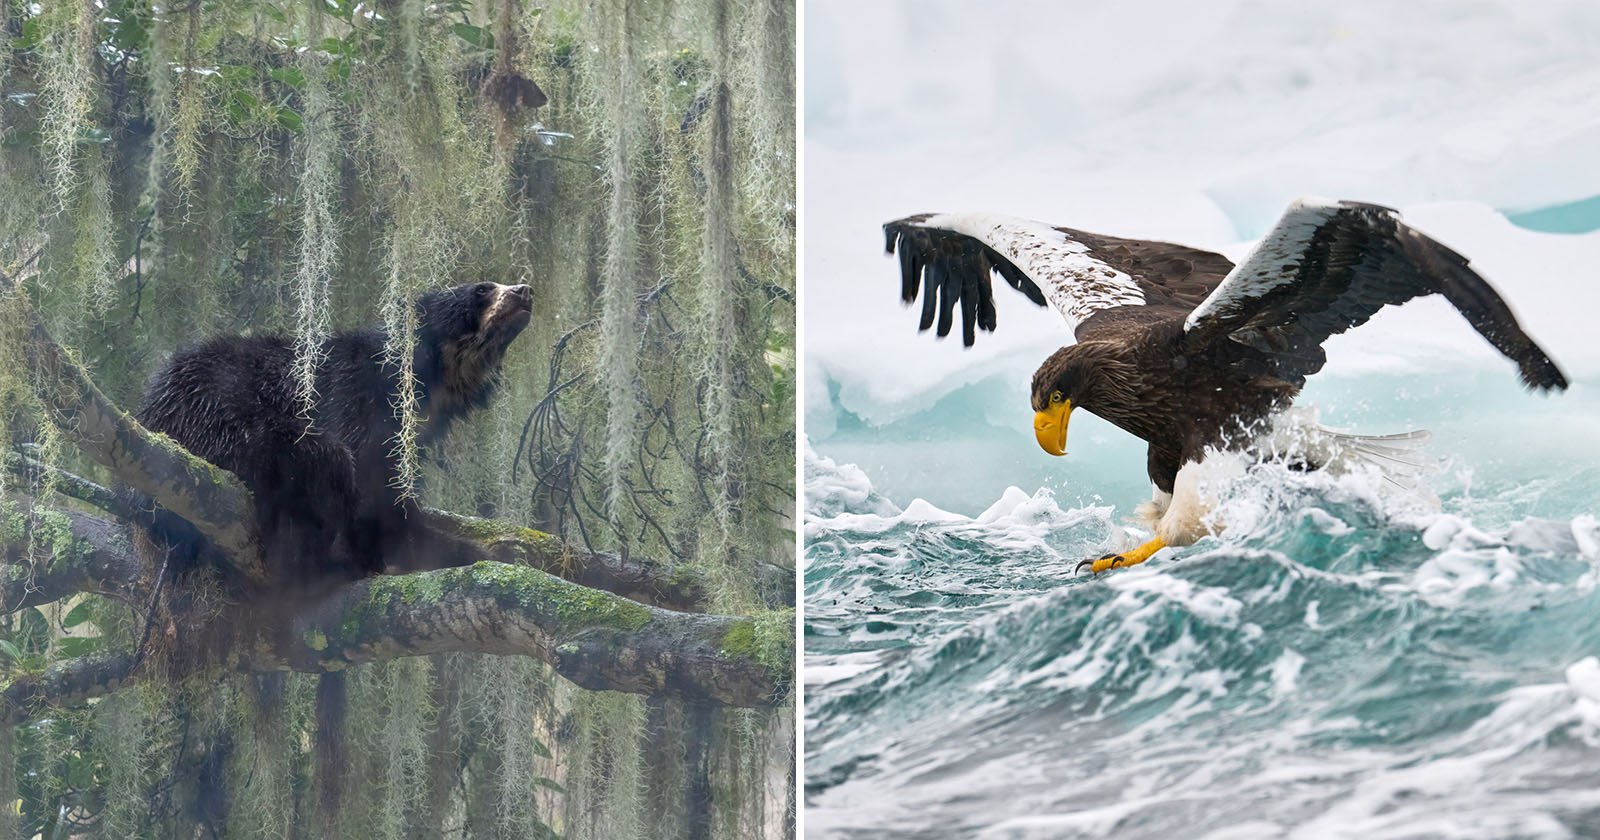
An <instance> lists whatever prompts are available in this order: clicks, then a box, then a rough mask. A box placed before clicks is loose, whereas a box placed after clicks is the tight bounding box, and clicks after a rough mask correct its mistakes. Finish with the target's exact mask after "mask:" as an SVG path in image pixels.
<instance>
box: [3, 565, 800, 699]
mask: <svg viewBox="0 0 1600 840" xmlns="http://www.w3.org/2000/svg"><path fill="white" fill-rule="evenodd" d="M793 617H794V613H793V611H790V610H783V611H778V612H774V613H771V614H768V615H765V616H758V617H753V618H746V617H735V616H722V615H702V614H697V613H681V612H673V611H671V610H664V609H660V608H658V607H647V606H644V605H643V604H639V603H636V602H634V601H630V600H628V599H626V598H622V597H620V596H617V595H611V594H609V593H605V592H599V591H597V590H594V589H590V588H588V587H585V586H579V585H577V584H574V583H570V582H567V581H564V580H561V579H560V578H557V577H555V576H553V575H549V574H546V573H544V572H541V571H539V570H538V569H532V568H529V567H526V566H510V565H506V564H504V563H492V562H482V563H477V564H475V565H473V566H468V567H462V568H454V569H439V570H437V571H432V572H416V573H413V574H410V575H401V576H379V577H375V578H368V579H366V580H363V581H360V582H358V583H355V584H352V585H350V586H347V587H344V588H343V589H341V590H339V591H338V592H336V593H334V594H333V595H332V596H330V597H328V598H326V599H324V600H323V601H322V602H320V603H318V604H316V605H314V606H312V607H310V608H308V609H306V610H304V611H302V612H301V613H300V614H298V615H296V616H294V617H292V618H290V619H289V620H288V624H287V626H278V627H276V628H265V627H257V628H254V629H252V628H249V627H248V626H236V627H233V628H232V630H233V632H235V633H239V634H242V635H250V636H251V638H252V639H253V641H241V642H240V646H239V649H238V650H237V654H238V658H237V661H236V663H235V666H236V667H237V669H238V670H241V671H246V672H260V671H282V670H295V671H301V672H307V673H322V672H327V671H336V670H342V669H344V668H347V667H349V666H351V665H355V664H360V663H365V662H375V661H382V660H389V659H399V658H402V657H407V656H426V655H430V654H435V653H489V654H500V655H508V656H532V657H534V658H536V659H539V660H542V661H544V662H546V663H549V664H550V665H551V666H552V667H553V668H555V670H556V672H557V673H559V674H561V675H562V676H564V677H566V678H567V679H569V680H571V681H573V682H574V683H576V684H578V685H580V686H583V687H584V688H588V689H592V690H597V691H622V692H627V693H630V694H645V695H653V696H663V697H673V698H678V699H683V700H690V701H694V702H700V703H711V704H716V705H724V706H735V707H771V706H776V705H780V704H782V703H783V702H784V700H785V698H786V697H787V696H788V693H789V687H790V682H791V679H792V671H793V663H792V658H791V653H790V651H792V649H793V638H792V627H793V624H792V622H793ZM236 620H237V617H236ZM236 638H239V637H236ZM142 677H143V673H142V671H141V670H139V669H138V667H137V661H136V658H135V657H134V655H133V654H132V653H130V652H124V653H117V654H111V655H106V656H93V657H84V658H82V659H75V660H69V661H67V662H62V663H58V664H56V665H54V666H51V667H50V668H48V669H47V670H45V671H44V672H43V673H41V674H38V675H25V676H21V677H17V678H15V679H13V680H12V681H11V682H9V683H7V684H5V685H4V686H3V687H0V724H4V725H12V724H15V723H18V722H19V721H22V720H25V719H27V718H29V717H30V716H33V715H36V714H38V713H39V712H40V711H41V710H42V709H45V708H48V707H50V706H62V705H68V704H72V703H79V702H82V701H84V700H88V699H90V698H93V697H98V696H101V695H104V694H109V693H111V692H113V691H116V690H118V689H120V688H122V687H124V686H126V685H128V684H130V683H131V682H133V681H135V680H137V679H140V678H142Z"/></svg>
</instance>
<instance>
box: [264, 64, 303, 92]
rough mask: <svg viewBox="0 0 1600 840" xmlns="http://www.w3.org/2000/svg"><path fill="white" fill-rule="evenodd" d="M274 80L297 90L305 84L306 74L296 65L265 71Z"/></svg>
mask: <svg viewBox="0 0 1600 840" xmlns="http://www.w3.org/2000/svg"><path fill="white" fill-rule="evenodd" d="M267 75H268V76H271V77H272V78H273V80H274V81H277V82H280V83H282V84H286V85H288V86H289V87H292V88H294V89H295V90H299V89H301V88H303V87H305V86H306V74H305V72H304V71H302V70H301V69H300V68H298V67H277V68H274V69H272V70H269V71H267Z"/></svg>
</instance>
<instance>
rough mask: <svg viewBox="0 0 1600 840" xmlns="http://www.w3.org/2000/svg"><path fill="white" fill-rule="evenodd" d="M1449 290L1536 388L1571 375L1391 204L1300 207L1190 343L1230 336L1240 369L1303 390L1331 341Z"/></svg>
mask: <svg viewBox="0 0 1600 840" xmlns="http://www.w3.org/2000/svg"><path fill="white" fill-rule="evenodd" d="M1430 294H1442V295H1444V296H1445V298H1446V299H1447V300H1449V301H1450V302H1451V303H1452V304H1453V305H1454V306H1455V307H1456V308H1457V309H1458V310H1460V311H1461V313H1462V315H1463V316H1465V317H1466V319H1467V321H1468V322H1469V323H1471V324H1472V326H1473V327H1474V328H1475V329H1476V330H1477V331H1478V332H1479V333H1480V334H1482V335H1483V336H1484V337H1485V338H1487V339H1488V340H1489V342H1490V343H1491V344H1493V345H1494V346H1495V348H1496V349H1498V350H1500V352H1502V353H1504V354H1505V355H1506V356H1507V357H1509V358H1511V359H1512V360H1513V361H1515V362H1516V363H1517V365H1518V367H1519V368H1520V370H1521V375H1522V381H1523V383H1524V384H1525V385H1527V386H1528V387H1530V388H1537V389H1541V390H1549V389H1552V388H1555V389H1560V388H1565V387H1566V386H1567V380H1566V377H1565V376H1563V375H1562V374H1561V371H1560V370H1559V369H1557V368H1556V366H1555V363H1554V362H1552V361H1551V360H1550V358H1549V356H1547V355H1546V354H1545V352H1544V351H1543V350H1542V349H1540V348H1539V346H1538V345H1537V344H1535V343H1534V341H1533V339H1531V338H1529V337H1528V335H1527V334H1526V333H1525V332H1523V331H1522V328H1521V326H1520V325H1518V323H1517V320H1516V317H1515V316H1514V315H1512V313H1511V310H1510V308H1509V307H1507V306H1506V303H1505V301H1504V300H1501V298H1500V296H1499V295H1498V294H1497V293H1496V292H1495V290H1494V288H1493V287H1491V286H1490V285H1489V283H1488V282H1487V281H1486V280H1484V279H1483V277H1482V276H1480V275H1479V274H1478V273H1477V272H1476V271H1474V270H1472V268H1471V267H1470V265H1469V264H1468V261H1467V259H1466V258H1465V257H1463V256H1461V255H1460V254H1457V253H1456V252H1454V251H1452V250H1450V249H1449V248H1446V247H1445V246H1443V245H1441V244H1439V243H1438V242H1435V241H1434V240H1432V239H1430V238H1428V237H1427V236H1425V235H1423V234H1422V233H1420V232H1418V231H1416V230H1414V229H1412V228H1410V227H1408V226H1406V225H1405V224H1404V223H1402V222H1401V221H1400V218H1399V214H1397V213H1396V212H1394V211H1393V210H1390V209H1388V208H1386V207H1379V206H1377V205H1373V204H1359V203H1356V202H1337V203H1331V204H1330V203H1315V202H1297V203H1296V204H1295V205H1294V206H1292V207H1291V208H1290V209H1289V211H1288V212H1287V213H1285V214H1284V217H1283V218H1282V219H1280V220H1279V222H1278V224H1277V225H1276V226H1275V227H1274V229H1273V230H1272V231H1270V232H1269V233H1268V234H1267V236H1266V237H1264V238H1263V240H1262V242H1261V243H1260V244H1259V245H1258V246H1257V249H1256V251H1254V252H1252V253H1251V255H1250V257H1249V258H1248V259H1246V260H1245V261H1244V262H1243V263H1241V264H1240V265H1239V267H1238V269H1237V270H1235V271H1234V272H1233V274H1231V275H1230V276H1229V277H1228V278H1227V280H1226V281H1225V282H1224V283H1223V284H1222V285H1221V286H1219V287H1218V288H1217V290H1216V291H1215V292H1214V293H1213V294H1212V295H1211V296H1210V297H1208V299H1207V300H1206V301H1204V302H1203V303H1202V304H1201V305H1200V306H1198V307H1197V308H1196V309H1195V311H1194V312H1192V313H1191V314H1190V316H1189V319H1188V323H1187V331H1188V335H1187V338H1186V340H1187V341H1188V342H1189V343H1190V346H1193V347H1197V348H1198V347H1202V346H1206V345H1209V344H1212V343H1214V342H1216V341H1219V340H1227V341H1229V342H1231V343H1232V344H1233V345H1236V346H1237V348H1249V350H1252V351H1255V352H1247V351H1245V350H1243V349H1239V352H1237V353H1236V354H1235V355H1236V356H1237V357H1238V358H1239V359H1240V360H1241V363H1248V364H1253V365H1254V364H1262V363H1264V364H1265V365H1266V367H1267V368H1269V369H1270V370H1269V371H1263V372H1271V373H1273V374H1274V375H1276V376H1279V377H1281V378H1283V379H1285V380H1287V381H1290V382H1293V383H1295V384H1297V385H1298V384H1302V383H1303V382H1304V381H1305V377H1307V376H1309V375H1311V374H1313V373H1315V372H1317V371H1318V370H1320V369H1321V368H1322V365H1323V363H1324V362H1325V361H1326V358H1327V357H1326V355H1325V354H1324V352H1323V350H1322V343H1323V342H1324V341H1326V340H1327V339H1328V338H1329V337H1331V336H1333V335H1337V334H1339V333H1342V332H1344V331H1345V330H1348V329H1350V328H1352V327H1356V326H1360V325H1361V324H1364V323H1366V321H1367V320H1368V319H1370V318H1371V317H1372V316H1373V315H1374V314H1376V313H1377V311H1378V310H1379V309H1382V308H1383V307H1384V306H1387V305H1391V304H1400V303H1404V302H1405V301H1408V300H1410V299H1412V298H1415V297H1421V296H1424V295H1430Z"/></svg>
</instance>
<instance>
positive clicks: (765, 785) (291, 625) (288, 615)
mask: <svg viewBox="0 0 1600 840" xmlns="http://www.w3.org/2000/svg"><path fill="white" fill-rule="evenodd" d="M0 30H3V33H4V34H3V44H0V92H3V97H0V452H3V454H4V469H3V471H0V563H3V565H0V572H3V574H0V595H3V597H4V616H3V618H0V837H25V838H31V837H44V838H60V837H105V838H124V837H159V838H173V837H181V838H195V837H241V838H242V837H272V838H310V837H333V836H340V837H371V838H400V837H406V838H410V837H463V838H486V837H494V838H501V837H505V838H512V837H536V838H546V837H566V838H608V839H609V838H634V837H640V838H642V837H650V838H656V837H663V838H673V837H707V838H711V837H716V838H724V837H786V836H792V835H793V831H794V829H793V819H794V814H793V809H794V802H793V795H792V791H793V789H794V775H793V754H792V753H793V747H792V745H793V742H794V726H795V721H794V717H793V713H792V710H791V706H792V700H791V697H790V691H791V683H792V669H793V664H792V663H793V629H792V628H793V622H794V611H793V608H792V604H793V600H794V551H793V546H794V527H795V524H794V521H793V518H792V517H793V504H794V491H795V488H794V451H795V437H794V428H793V417H794V370H795V350H794V317H795V310H794V288H795V285H794V280H795V278H794V256H795V255H794V236H793V231H794V198H795V194H794V163H795V162H794V37H795V21H794V6H793V4H792V3H790V2H785V0H757V2H751V3H735V2H730V0H593V2H590V0H362V2H354V1H353V0H172V2H166V0H43V2H25V1H24V0H0ZM480 281H493V282H495V283H501V284H507V285H510V284H526V285H527V286H529V287H530V288H531V291H532V318H531V322H530V323H529V325H528V326H527V328H526V329H525V330H524V331H523V332H522V334H521V335H520V337H518V338H517V339H516V341H515V342H514V343H513V344H511V345H510V349H509V351H508V353H507V355H506V358H505V362H504V367H503V371H502V377H501V380H500V384H499V388H498V390H497V392H496V394H495V396H494V398H493V399H492V401H490V402H489V403H488V404H487V406H486V407H484V408H482V409H481V410H479V411H477V412H476V413H475V414H473V415H472V416H471V417H470V419H468V420H465V421H462V422H460V423H457V424H456V425H455V426H454V427H453V430H452V431H451V432H450V433H449V435H448V436H446V437H444V438H443V439H442V440H440V441H437V442H434V443H431V444H429V445H427V446H423V445H419V429H421V428H422V427H423V424H425V423H426V420H427V417H426V412H425V411H423V410H420V409H419V404H418V402H417V397H416V391H415V389H412V388H401V389H398V390H397V391H396V393H395V394H394V395H393V400H392V402H391V403H390V407H391V408H392V410H393V417H394V418H395V419H396V422H397V423H398V425H397V428H399V429H400V432H399V433H398V434H396V435H394V436H393V441H392V444H393V448H392V450H391V457H392V458H394V459H397V460H396V461H395V463H397V464H398V472H397V478H396V479H395V480H394V481H393V482H391V484H392V485H393V486H394V487H395V490H396V492H397V493H398V494H400V495H402V496H404V497H405V498H407V499H412V498H414V499H416V500H417V502H418V503H419V504H420V505H421V506H422V507H421V508H420V510H421V511H422V513H421V514H419V516H420V518H422V519H423V520H425V523H424V524H425V525H426V527H428V528H430V529H433V530H434V531H435V532H438V533H447V534H449V535H451V537H452V539H455V540H458V541H461V542H462V543H464V544H470V545H472V546H475V547H476V549H477V550H479V551H481V554H479V555H477V556H479V557H488V558H491V559H488V560H480V561H479V562H473V563H470V564H467V565H460V564H458V563H457V562H453V560H452V558H449V557H439V558H437V563H436V564H434V566H424V567H423V568H422V569H421V570H419V571H414V572H410V573H407V574H385V575H378V576H375V577H367V578H365V579H361V580H357V581H355V582H353V583H351V582H341V583H339V584H337V585H336V586H334V587H332V588H331V589H330V590H328V591H325V592H323V593H321V594H319V595H318V596H317V597H315V598H310V597H307V598H302V599H299V600H297V601H293V602H291V603H287V604H284V603H279V604H277V605H276V606H275V607H273V608H266V607H263V606H262V605H261V604H260V603H257V602H256V601H254V600H253V599H252V593H254V592H257V591H260V590H262V589H264V588H266V587H268V585H269V583H268V582H270V581H271V578H272V573H273V570H272V568H270V564H269V563H266V562H265V561H264V559H263V552H262V549H261V540H260V535H259V534H258V533H256V531H257V528H256V526H255V525H254V524H253V523H254V522H255V520H254V519H253V518H252V513H251V512H252V510H253V508H252V500H251V495H250V493H249V491H248V490H247V489H246V488H245V486H244V484H242V483H241V482H240V480H239V479H238V478H237V477H235V476H234V475H233V474H231V473H229V472H226V471H224V470H221V469H218V468H216V467H215V466H213V465H211V464H208V463H207V462H205V461H202V460H200V459H198V458H196V457H195V456H193V455H192V454H190V453H189V452H188V451H186V450H185V449H183V448H182V447H180V446H177V445H175V444H174V443H173V441H172V440H171V439H170V438H167V437H165V436H162V435H158V434H155V433H152V432H150V431H148V430H147V429H145V428H144V427H142V426H141V425H140V424H139V423H138V422H137V421H136V420H135V419H134V414H133V412H134V411H135V409H136V407H137V406H138V405H139V403H140V399H141V395H142V394H143V392H144V390H145V387H146V383H147V382H148V381H149V380H150V378H151V376H152V375H153V374H154V373H156V372H157V371H159V370H161V369H162V368H163V366H164V365H165V364H166V361H167V360H168V359H169V358H171V357H172V354H173V353H174V351H176V350H178V349H179V348H181V347H184V346H186V345H192V344H194V343H196V342H198V341H201V340H202V339H204V338H206V337H207V336H211V335H216V334H256V335H259V334H280V335H283V336H286V337H287V338H288V339H290V340H292V342H293V344H294V348H295V357H294V358H295V371H296V381H295V383H294V385H295V388H296V389H297V393H298V394H299V395H300V399H301V400H303V401H304V405H306V406H310V405H311V404H312V403H311V401H313V400H316V399H317V398H318V397H317V393H316V387H315V382H314V375H313V374H314V371H315V370H316V367H317V364H318V363H319V356H318V354H319V348H320V347H321V346H322V342H323V341H324V339H326V338H327V337H328V336H330V335H333V334H335V333H337V332H339V331H342V330H351V329H360V328H365V327H372V326H381V327H382V328H383V329H384V330H385V331H386V335H387V339H386V341H387V343H386V344H385V345H384V353H383V356H384V363H385V364H388V365H391V366H392V367H393V369H395V370H397V371H399V375H400V376H402V377H407V378H408V379H405V380H400V381H417V380H415V379H411V378H410V377H412V375H413V371H412V370H411V364H412V356H411V350H410V348H411V347H412V346H413V345H414V344H415V342H416V336H417V332H418V322H417V316H416V311H415V309H414V308H413V307H412V306H411V301H413V300H415V299H416V298H417V297H418V296H419V295H421V294H423V293H424V292H427V291H429V290H433V289H441V288H445V287H449V286H456V285H459V284H465V283H477V282H480ZM286 378H287V377H286ZM308 416H309V415H308ZM139 498H147V499H150V500H153V501H154V503H155V504H156V505H158V506H159V508H160V509H162V510H165V511H169V512H171V514H173V515H176V516H177V517H181V519H183V520H186V521H187V522H188V523H191V524H192V526H193V528H194V529H195V530H196V531H197V532H198V533H199V534H201V535H203V538H204V541H205V544H206V545H207V546H209V550H208V551H207V552H206V553H204V554H203V555H202V556H201V558H200V561H199V562H197V563H196V564H195V565H196V568H193V569H187V570H185V571H184V572H183V573H182V574H172V575H169V574H168V573H167V570H166V569H165V566H164V565H160V566H157V565H155V564H154V563H153V562H152V557H151V556H150V552H149V549H148V547H145V548H141V544H140V540H139V539H138V531H137V529H135V528H133V527H131V526H130V523H133V522H135V521H136V520H138V519H139V518H140V517H141V516H145V515H147V514H148V510H149V508H146V507H142V506H140V505H138V504H135V503H133V501H131V500H135V499H139ZM241 582H242V583H241ZM167 590H171V591H167ZM178 603H181V604H183V605H184V606H183V607H182V610H183V615H184V618H183V619H182V620H181V621H175V620H172V619H170V618H169V619H168V620H167V621H161V620H157V613H158V612H161V610H165V611H166V614H168V615H169V616H170V615H171V614H172V613H173V611H174V610H177V609H178V608H177V607H173V606H171V605H172V604H178ZM159 604H165V605H166V606H163V607H160V609H158V605H159ZM174 628H178V631H175V630H174ZM180 631H181V632H180ZM191 648H193V649H192V650H191ZM200 648H204V651H203V652H196V651H197V650H199V649H200ZM332 685H338V686H339V693H338V694H337V695H334V694H331V693H330V694H328V695H327V696H330V697H332V696H337V697H338V699H339V703H338V705H337V707H336V708H329V707H325V706H324V703H323V699H324V694H323V692H324V691H326V690H327V687H328V686H332Z"/></svg>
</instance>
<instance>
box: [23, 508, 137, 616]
mask: <svg viewBox="0 0 1600 840" xmlns="http://www.w3.org/2000/svg"><path fill="white" fill-rule="evenodd" d="M4 524H5V528H4V539H0V560H3V561H4V564H5V565H3V566H0V605H3V606H4V609H5V611H6V612H8V613H9V612H14V611H16V610H20V609H22V608H24V607H33V606H38V605H40V604H48V603H50V602H51V601H59V600H61V599H62V598H67V597H71V596H72V595H76V594H77V593H79V592H93V593H96V594H100V595H110V596H112V597H115V598H121V599H124V600H129V599H134V600H137V598H136V595H137V594H138V590H139V560H138V558H137V557H135V556H134V554H133V547H132V546H131V545H129V543H128V540H127V537H126V536H125V535H124V533H123V528H122V526H121V525H119V524H117V523H115V522H112V521H109V520H106V519H100V518H99V517H95V516H90V515H88V514H85V513H79V512H77V511H72V510H66V511H61V510H52V509H49V508H43V507H37V506H27V505H22V506H20V507H19V508H18V509H16V510H13V511H11V512H9V513H8V515H7V516H6V521H5V523H4Z"/></svg>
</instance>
